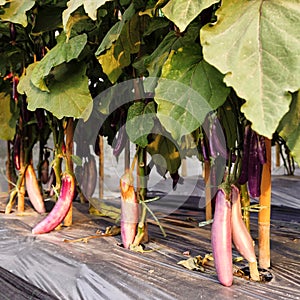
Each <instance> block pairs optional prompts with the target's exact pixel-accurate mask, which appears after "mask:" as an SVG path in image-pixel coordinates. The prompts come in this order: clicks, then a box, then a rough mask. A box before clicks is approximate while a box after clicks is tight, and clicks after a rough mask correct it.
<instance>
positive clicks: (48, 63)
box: [31, 34, 87, 92]
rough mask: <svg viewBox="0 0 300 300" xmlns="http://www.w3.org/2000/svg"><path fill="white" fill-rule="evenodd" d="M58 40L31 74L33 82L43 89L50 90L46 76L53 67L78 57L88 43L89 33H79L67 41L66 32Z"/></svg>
mask: <svg viewBox="0 0 300 300" xmlns="http://www.w3.org/2000/svg"><path fill="white" fill-rule="evenodd" d="M57 40H58V43H57V45H56V46H55V47H54V48H52V49H51V50H50V51H49V52H48V53H47V54H46V55H45V56H44V57H43V59H42V60H41V61H40V62H39V63H38V64H37V65H36V67H35V68H34V70H33V71H32V74H31V82H32V83H33V84H34V85H35V86H36V87H37V88H39V89H40V90H42V91H47V92H49V89H48V86H47V85H46V83H45V81H44V78H45V77H46V76H48V75H49V73H50V71H51V69H52V68H53V67H55V66H58V65H60V64H62V63H63V62H69V61H71V60H72V59H75V58H78V56H79V55H80V53H81V52H82V50H83V48H84V46H85V45H86V43H87V35H86V34H81V35H77V36H75V37H74V38H72V39H70V40H69V41H68V42H66V38H65V34H62V35H60V36H59V38H58V39H57Z"/></svg>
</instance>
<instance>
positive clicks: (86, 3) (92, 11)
mask: <svg viewBox="0 0 300 300" xmlns="http://www.w3.org/2000/svg"><path fill="white" fill-rule="evenodd" d="M107 1H111V0H70V1H68V2H67V6H68V8H67V9H65V10H64V11H63V26H64V30H65V31H66V30H67V23H68V21H69V19H70V17H71V15H72V13H74V12H75V11H76V10H77V9H78V8H79V7H80V6H82V5H83V8H84V10H85V12H86V13H87V14H88V16H89V17H90V18H91V19H92V20H94V21H95V20H97V10H98V8H99V7H101V6H102V5H104V4H105V3H106V2H107Z"/></svg>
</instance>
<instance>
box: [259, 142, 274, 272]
mask: <svg viewBox="0 0 300 300" xmlns="http://www.w3.org/2000/svg"><path fill="white" fill-rule="evenodd" d="M266 153H267V162H266V163H265V164H264V165H263V171H262V183H261V196H260V198H259V204H260V206H262V207H265V208H263V209H262V210H261V211H260V212H259V214H258V243H259V244H258V250H259V266H260V267H261V268H263V269H268V268H270V266H271V262H270V261H271V255H270V219H271V140H270V139H267V138H266Z"/></svg>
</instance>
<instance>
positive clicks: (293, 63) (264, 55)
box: [200, 0, 300, 138]
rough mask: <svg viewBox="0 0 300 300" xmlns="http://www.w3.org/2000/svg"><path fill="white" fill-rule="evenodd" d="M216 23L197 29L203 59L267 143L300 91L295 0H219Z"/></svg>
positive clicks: (299, 37) (298, 13)
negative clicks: (240, 102) (218, 74)
mask: <svg viewBox="0 0 300 300" xmlns="http://www.w3.org/2000/svg"><path fill="white" fill-rule="evenodd" d="M217 18H218V20H217V22H216V23H214V24H213V25H212V24H208V25H206V26H204V27H203V28H202V29H201V32H200V37H201V44H202V45H203V53H204V58H205V60H206V61H208V62H209V63H210V64H212V65H213V66H215V67H216V68H217V69H219V70H220V71H221V72H222V73H224V74H226V76H225V78H224V81H225V83H226V84H227V85H228V86H232V87H233V88H234V90H235V91H236V93H237V94H238V96H239V97H240V98H242V99H245V100H246V103H245V104H244V105H243V106H242V111H243V112H244V113H245V115H246V117H247V119H249V120H250V121H251V122H252V128H253V129H254V130H255V131H257V132H258V133H259V134H262V135H264V136H266V137H269V138H271V137H272V134H273V133H274V131H275V130H276V128H277V126H278V123H279V121H280V119H281V118H282V117H283V115H284V114H285V113H286V112H287V111H288V109H289V105H290V102H291V95H290V94H289V93H288V91H290V92H294V91H296V90H298V89H299V87H300V76H299V70H300V29H299V28H300V27H299V26H295V24H299V23H300V6H299V1H298V0H287V1H282V0H279V1H277V0H272V1H266V0H256V1H247V0H242V1H240V0H225V1H222V6H221V8H220V9H219V10H218V11H217Z"/></svg>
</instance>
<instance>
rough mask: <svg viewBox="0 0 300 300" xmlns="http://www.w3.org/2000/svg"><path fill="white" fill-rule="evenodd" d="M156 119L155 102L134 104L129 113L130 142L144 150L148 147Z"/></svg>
mask: <svg viewBox="0 0 300 300" xmlns="http://www.w3.org/2000/svg"><path fill="white" fill-rule="evenodd" d="M154 118H155V106H154V102H150V103H148V104H145V103H144V102H141V101H138V102H135V103H133V104H132V105H131V106H130V107H129V109H128V113H127V120H126V131H127V134H128V136H129V139H130V141H132V142H133V143H135V144H137V145H139V146H140V147H142V148H144V147H146V146H147V145H148V139H147V136H148V134H149V133H150V132H151V130H152V128H153V126H154V121H153V119H154Z"/></svg>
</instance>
